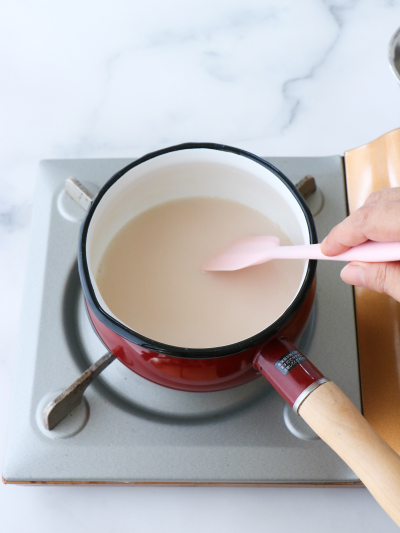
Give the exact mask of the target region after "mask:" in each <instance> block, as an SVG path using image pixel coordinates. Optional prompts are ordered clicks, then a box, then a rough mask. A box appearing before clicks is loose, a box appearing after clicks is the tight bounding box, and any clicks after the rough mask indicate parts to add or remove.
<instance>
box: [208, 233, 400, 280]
mask: <svg viewBox="0 0 400 533" xmlns="http://www.w3.org/2000/svg"><path fill="white" fill-rule="evenodd" d="M272 259H324V260H328V261H363V262H365V263H378V262H381V261H382V262H386V261H400V242H375V241H367V242H365V243H363V244H359V245H358V246H354V247H353V248H350V249H349V250H347V252H344V253H343V254H339V255H335V256H327V255H324V254H323V253H322V252H321V248H320V244H306V245H300V246H279V239H278V238H277V237H270V236H262V237H246V238H245V239H241V240H239V241H235V242H234V243H232V244H231V245H230V246H228V248H225V250H223V251H222V252H220V253H219V254H218V255H216V256H214V257H213V258H211V259H209V260H208V261H206V263H205V264H204V266H203V270H206V271H211V270H240V269H241V268H246V267H249V266H252V265H259V264H261V263H266V262H267V261H271V260H272Z"/></svg>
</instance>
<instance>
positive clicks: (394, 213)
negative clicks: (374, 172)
mask: <svg viewBox="0 0 400 533" xmlns="http://www.w3.org/2000/svg"><path fill="white" fill-rule="evenodd" d="M393 191H394V192H393ZM379 193H380V196H379V194H375V193H374V195H371V197H369V198H368V199H367V202H366V203H365V204H364V205H363V206H362V207H360V208H359V209H357V210H356V211H355V212H354V213H353V214H352V215H350V216H349V217H347V218H346V219H345V220H344V221H343V222H341V223H340V224H338V225H337V226H335V227H334V228H333V230H332V231H331V232H330V233H329V235H328V236H327V238H326V239H325V240H324V241H323V243H322V246H321V251H322V252H323V253H324V254H325V255H337V254H340V253H343V252H345V251H346V250H348V249H349V248H350V247H351V246H357V245H358V244H361V243H363V242H365V241H367V240H373V241H381V242H384V241H386V242H389V241H400V189H399V188H396V189H389V190H387V189H386V190H384V191H379ZM397 197H398V198H399V199H398V200H396V198H397ZM393 198H395V199H393Z"/></svg>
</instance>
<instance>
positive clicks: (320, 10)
mask: <svg viewBox="0 0 400 533" xmlns="http://www.w3.org/2000/svg"><path fill="white" fill-rule="evenodd" d="M0 13H1V16H0V68H1V72H2V82H1V84H0V96H1V98H0V116H1V118H0V147H1V148H0V294H1V302H2V304H3V305H2V306H0V324H1V330H0V402H1V405H2V406H3V409H1V410H0V456H2V455H3V450H4V436H5V427H6V420H7V406H8V404H9V401H10V392H11V381H12V366H13V358H14V355H15V353H16V346H17V331H18V319H19V313H20V306H21V298H22V287H23V279H24V264H25V257H26V251H27V246H28V240H29V221H30V213H31V210H32V203H33V193H34V186H35V174H36V168H37V165H38V162H39V160H41V159H49V158H77V157H105V158H107V157H137V156H140V155H142V154H144V153H146V152H148V151H151V150H154V149H158V148H161V147H165V146H168V145H172V144H176V143H180V142H185V141H211V142H222V143H226V144H231V145H233V146H239V147H241V148H244V149H248V150H250V151H253V152H255V153H257V154H260V155H270V156H289V155H292V156H302V155H304V156H319V155H330V154H343V152H344V151H345V150H346V149H350V148H354V147H356V146H359V145H362V144H364V143H366V142H369V141H370V140H372V139H374V138H376V137H378V136H380V135H382V134H383V133H385V132H387V131H389V130H391V129H394V128H397V127H399V126H400V88H399V86H398V84H397V82H396V80H395V78H394V76H393V75H392V73H391V72H390V69H389V66H388V61H387V47H388V43H389V41H390V38H391V36H392V35H393V34H394V32H395V31H396V30H397V28H398V27H399V26H400V1H399V0H362V1H361V0H358V1H357V0H303V1H302V2H298V1H297V0H229V1H228V0H203V1H202V2H189V3H188V2H186V1H185V0H170V1H169V2H162V1H161V0H147V1H146V2H138V1H134V2H125V1H124V0H113V1H112V2H111V1H110V0H102V1H101V2H94V1H93V0H88V1H86V2H79V1H78V0H71V1H70V2H64V3H59V2H55V3H54V2H53V3H52V2H48V1H47V0H37V1H35V2H26V1H24V0H15V1H14V2H3V5H2V6H1V8H0ZM78 177H79V176H78ZM60 246H61V243H60ZM133 492H134V493H135V494H134V495H133ZM256 494H257V496H255V493H254V492H253V491H251V490H247V489H238V490H236V491H235V490H230V489H218V491H215V492H213V493H212V494H211V493H210V492H209V491H208V490H207V489H205V490H204V491H197V490H194V491H190V490H189V489H181V490H178V489H171V490H170V491H168V490H158V489H152V488H146V489H134V490H133V491H130V490H127V491H125V492H124V491H123V490H121V489H115V490H114V489H113V488H112V487H110V488H107V489H100V490H99V489H95V488H92V487H87V488H78V487H70V488H67V487H65V488H60V487H54V488H50V487H48V488H45V489H42V490H40V491H36V490H32V489H29V490H28V489H21V488H19V487H4V486H0V511H1V514H2V525H3V527H5V528H6V529H7V530H9V531H26V528H27V527H29V528H30V529H31V530H33V531H36V529H38V528H39V524H40V525H41V531H53V530H54V523H57V530H58V531H71V529H74V530H76V531H97V532H99V531H110V527H112V526H113V525H115V522H114V517H115V516H118V520H119V521H120V523H119V524H118V525H119V526H121V527H124V526H126V525H128V524H129V525H131V524H133V523H134V524H136V525H137V526H138V530H140V531H154V530H156V529H164V530H165V531H166V530H168V531H169V530H171V531H172V530H174V531H183V530H187V529H188V527H189V524H190V529H191V531H192V532H194V533H195V532H196V531H204V529H205V528H206V527H212V524H213V525H214V526H215V524H219V527H220V529H221V527H222V526H221V524H223V525H225V527H226V530H229V531H232V532H235V531H243V530H244V528H247V529H249V528H250V527H253V528H257V527H259V524H261V523H262V521H263V520H264V517H265V516H266V515H268V517H269V524H270V527H271V528H272V529H271V530H274V528H275V529H276V528H277V527H278V525H279V527H280V528H281V530H282V531H289V530H291V529H292V528H293V527H296V531H298V532H301V531H305V530H306V529H302V527H303V525H302V524H299V522H298V520H297V519H296V514H295V513H294V512H293V513H291V512H287V508H289V509H294V510H296V509H297V510H298V511H299V512H300V509H301V510H302V511H304V509H311V505H312V504H313V505H316V507H317V511H316V512H317V515H316V516H317V517H319V520H320V521H323V522H324V523H325V524H327V523H329V525H328V526H327V527H331V528H332V529H331V530H332V531H334V530H338V529H339V528H340V529H341V531H353V530H357V529H358V530H360V528H361V529H362V530H363V531H365V532H368V531H371V532H372V531H383V530H385V531H388V532H389V531H395V529H394V526H393V525H392V523H391V522H390V521H389V519H387V517H385V515H384V514H383V512H382V511H381V510H380V509H379V508H378V506H377V505H376V504H375V502H374V501H372V499H371V498H370V497H369V495H368V494H367V493H366V492H365V491H362V490H361V491H360V490H359V491H346V492H344V491H343V490H341V489H338V490H335V491H330V490H327V491H321V490H314V491H312V492H308V491H306V492H303V491H297V490H293V491H285V492H281V491H277V490H275V489H271V490H269V491H266V492H264V491H258V492H257V493H256ZM177 496H179V499H178V498H177ZM174 498H175V499H174ZM103 500H104V501H107V505H102V502H103ZM83 501H85V503H86V505H85V506H83V504H82V502H83ZM177 502H180V506H178V503H177ZM182 502H184V505H183V503H182ZM199 502H200V503H201V505H203V506H204V508H208V509H209V510H210V513H211V515H210V516H211V517H212V519H211V518H210V516H208V515H207V516H204V513H200V515H199V518H198V519H196V520H193V516H194V514H195V510H196V509H198V505H199ZM224 502H225V503H224ZM128 503H129V505H128ZM125 504H126V506H125ZM287 504H288V505H287ZM21 509H24V512H21ZM314 509H315V507H314ZM88 510H89V511H90V512H87V511H88ZM239 510H242V511H243V513H241V512H239ZM164 511H165V512H166V513H167V515H168V516H169V518H170V525H168V524H166V521H164V520H163V519H162V516H163V512H164ZM168 513H169V514H168ZM89 515H92V516H94V515H95V516H96V518H95V519H94V521H92V520H90V519H89ZM244 515H245V516H246V517H247V518H246V522H245V521H243V520H244V519H243V516H244ZM167 522H168V521H167ZM274 524H275V525H274ZM275 526H276V527H275ZM304 527H306V526H304Z"/></svg>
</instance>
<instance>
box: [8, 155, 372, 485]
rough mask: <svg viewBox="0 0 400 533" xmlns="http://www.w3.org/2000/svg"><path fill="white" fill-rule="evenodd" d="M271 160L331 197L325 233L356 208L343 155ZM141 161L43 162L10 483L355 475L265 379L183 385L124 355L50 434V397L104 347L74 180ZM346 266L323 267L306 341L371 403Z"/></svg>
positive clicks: (344, 480)
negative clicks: (148, 373) (220, 385)
mask: <svg viewBox="0 0 400 533" xmlns="http://www.w3.org/2000/svg"><path fill="white" fill-rule="evenodd" d="M266 159H267V160H268V161H270V162H271V163H272V164H273V165H275V166H276V167H277V168H279V169H280V170H281V171H282V172H283V173H284V174H286V175H287V176H288V177H289V178H290V179H291V180H292V181H293V182H294V183H297V182H298V181H299V180H301V179H302V178H303V177H304V176H305V175H307V174H310V175H312V176H314V178H315V180H316V183H317V185H318V189H319V190H318V194H319V195H320V196H319V201H321V198H322V196H321V193H322V195H323V198H324V204H323V208H322V210H321V211H320V213H319V214H317V215H316V216H315V222H316V227H317V232H318V236H319V239H320V240H321V239H322V238H323V237H325V235H326V234H327V233H328V231H329V230H330V229H331V228H332V227H333V226H334V225H335V224H337V223H338V222H340V221H341V220H342V219H343V218H344V217H345V216H346V215H347V199H346V191H345V175H344V167H343V158H342V157H340V156H332V157H318V158H307V157H305V158H297V157H296V158H275V157H274V158H266ZM130 161H131V160H128V159H87V160H84V159H83V160H50V161H43V162H42V163H41V164H40V168H39V179H38V186H37V190H36V197H35V203H34V210H33V220H32V233H31V246H30V252H29V258H28V269H27V276H26V283H25V296H24V301H23V306H22V318H21V329H20V343H19V352H18V358H17V363H16V368H15V377H16V378H15V383H14V388H13V401H12V404H11V405H12V411H11V414H10V424H9V431H8V439H7V449H6V458H5V463H4V471H3V480H4V482H6V483H120V484H148V483H152V484H180V485H190V484H193V485H197V484H205V485H213V484H232V485H237V484H240V485H265V484H275V485H276V484H297V485H302V484H321V485H324V484H358V483H359V480H358V478H357V477H356V475H355V474H354V473H353V472H352V471H351V470H350V469H349V467H348V466H347V465H346V464H345V463H344V462H343V461H342V460H341V459H340V458H339V457H338V456H337V455H336V454H335V452H333V451H332V450H331V449H330V448H329V447H328V446H327V445H326V444H325V443H324V442H322V441H321V440H320V439H319V438H318V437H317V436H316V435H315V433H314V432H313V431H312V430H311V429H310V428H309V427H308V426H307V425H306V423H305V422H304V421H303V420H302V419H301V418H300V417H299V416H298V415H296V414H295V413H294V412H293V411H292V410H291V409H290V408H289V407H288V406H287V405H286V404H285V402H284V401H283V400H282V399H281V397H280V396H279V395H278V394H277V393H276V392H275V391H274V390H273V389H272V387H271V386H270V385H269V384H268V383H267V382H266V381H265V379H263V378H259V379H256V380H254V381H253V382H251V383H248V384H246V385H243V386H241V387H237V388H234V389H230V390H227V391H221V392H212V393H189V392H180V391H176V390H171V389H166V388H163V387H161V386H159V385H155V384H153V383H151V382H149V381H146V380H144V379H143V378H140V377H139V376H137V375H135V374H134V373H133V372H131V371H130V370H128V369H127V368H126V367H124V365H122V364H121V363H120V362H119V361H118V360H116V361H115V362H113V363H112V364H111V365H110V366H109V367H108V368H107V369H106V370H105V371H104V372H103V373H102V374H101V376H100V377H99V378H98V379H97V380H96V381H95V382H94V383H93V384H92V385H91V387H89V389H88V390H87V391H86V393H85V399H84V401H83V402H82V403H81V404H80V406H79V407H78V408H76V409H75V410H74V411H73V412H72V413H71V414H70V415H69V416H68V417H67V418H66V419H64V420H63V421H62V422H61V423H60V424H59V425H58V426H57V427H56V428H55V429H53V430H52V431H48V430H46V429H45V428H44V426H43V422H42V413H43V410H44V408H45V406H46V405H47V404H48V403H49V402H50V401H51V400H53V399H54V398H55V397H56V396H57V395H58V394H59V392H61V391H62V390H63V389H65V387H67V386H68V385H69V384H70V383H71V382H73V381H74V380H75V379H76V378H77V377H78V376H79V374H81V373H82V372H83V371H84V370H86V368H87V367H88V366H90V365H91V364H92V363H93V362H95V361H96V360H97V359H99V357H101V356H102V355H104V354H105V353H106V349H105V348H104V346H103V344H102V343H101V342H100V341H99V339H98V338H97V336H96V335H95V333H94V331H93V330H92V328H91V326H90V324H89V321H88V318H87V316H86V312H85V308H84V300H83V295H82V291H81V288H80V283H79V277H78V271H77V263H76V253H77V242H78V233H79V227H80V222H81V220H82V219H83V217H84V211H83V210H82V209H81V208H80V207H79V206H78V205H77V204H75V202H74V201H73V200H72V199H71V198H69V197H68V196H67V195H66V193H65V192H64V182H65V179H66V178H68V177H69V176H74V177H76V178H77V179H79V180H80V181H81V182H82V183H83V184H84V185H85V186H86V187H87V188H88V189H89V190H90V191H91V192H92V193H95V192H96V191H97V190H98V189H99V188H100V187H101V186H102V184H103V183H104V182H105V181H106V180H107V179H109V178H110V177H111V176H112V175H113V174H114V173H115V172H116V171H117V170H119V169H121V168H122V167H124V166H125V165H127V164H128V163H129V162H130ZM310 202H311V203H312V202H316V196H314V197H310ZM321 205H322V203H321ZM342 267H343V265H342V264H340V263H336V262H331V261H325V262H321V263H319V265H318V270H317V294H316V299H315V304H314V310H313V313H312V318H311V320H310V323H309V324H308V326H307V329H306V331H305V332H304V334H303V336H302V339H301V342H300V343H299V348H300V349H301V350H302V351H303V352H304V353H305V355H307V357H308V358H309V359H310V360H311V361H312V362H314V363H315V364H316V366H317V367H318V368H319V369H320V370H321V371H322V372H323V373H324V374H325V375H326V376H327V377H329V378H330V379H332V380H333V381H334V382H335V383H337V385H338V386H339V387H340V388H341V389H342V390H343V391H344V392H345V394H347V396H348V397H349V398H350V399H351V400H352V401H353V402H354V404H355V405H356V406H357V407H358V408H359V409H361V408H362V404H361V395H360V372H359V358H358V351H357V334H356V320H355V312H354V295H353V289H352V288H351V287H349V286H347V285H345V284H344V283H343V282H342V281H341V279H340V276H339V273H340V270H341V268H342Z"/></svg>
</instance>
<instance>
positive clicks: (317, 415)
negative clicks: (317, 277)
mask: <svg viewBox="0 0 400 533" xmlns="http://www.w3.org/2000/svg"><path fill="white" fill-rule="evenodd" d="M299 414H300V416H301V417H302V418H303V419H304V420H305V421H306V422H307V424H308V425H309V426H310V427H311V428H312V429H313V430H314V431H315V433H317V435H319V436H320V437H321V439H322V440H323V441H325V442H326V443H327V444H328V446H330V447H331V448H332V449H333V450H335V452H336V453H337V454H338V455H339V456H340V457H341V458H342V459H343V461H344V462H345V463H347V464H348V465H349V467H350V468H351V469H352V470H353V471H354V472H355V474H356V475H357V476H358V477H359V478H360V480H361V481H362V482H363V483H364V485H365V486H366V487H367V489H368V490H369V491H370V493H371V494H372V496H373V497H374V498H375V499H376V501H377V502H378V503H379V504H380V505H381V506H382V508H383V509H384V510H385V511H386V512H387V514H388V515H389V516H390V517H391V518H392V519H393V520H394V521H395V522H396V524H397V525H398V526H400V456H399V455H397V454H396V453H395V452H394V451H393V450H392V448H391V447H390V446H389V445H388V444H387V443H386V442H385V441H384V440H383V439H382V438H381V437H380V436H379V435H378V433H376V431H375V430H374V429H373V428H372V427H371V426H370V425H369V424H368V422H367V421H366V419H365V418H364V417H363V416H362V414H361V413H360V412H359V411H358V409H357V408H356V406H355V405H354V404H353V403H352V402H351V401H350V400H349V398H348V397H347V396H346V395H345V394H344V393H343V392H342V391H341V390H340V389H339V387H338V386H337V385H335V384H334V383H332V382H329V383H325V384H324V385H321V386H319V387H318V388H317V389H315V390H314V391H313V392H312V393H311V394H310V395H309V396H307V398H306V399H305V400H304V402H303V403H302V404H301V405H300V408H299Z"/></svg>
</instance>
